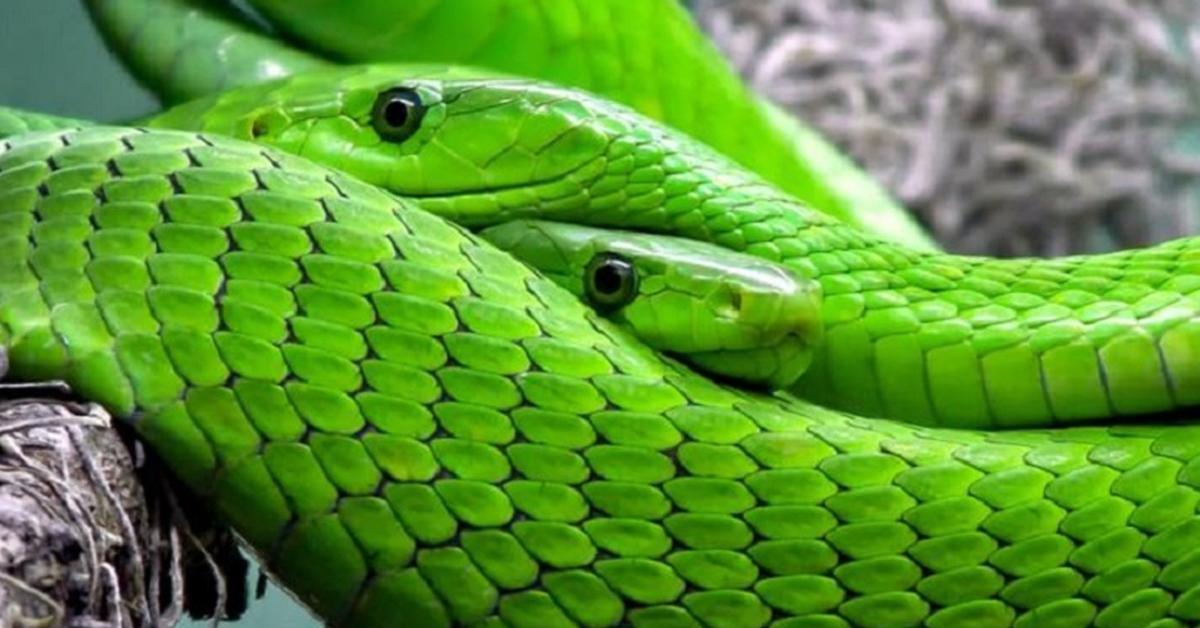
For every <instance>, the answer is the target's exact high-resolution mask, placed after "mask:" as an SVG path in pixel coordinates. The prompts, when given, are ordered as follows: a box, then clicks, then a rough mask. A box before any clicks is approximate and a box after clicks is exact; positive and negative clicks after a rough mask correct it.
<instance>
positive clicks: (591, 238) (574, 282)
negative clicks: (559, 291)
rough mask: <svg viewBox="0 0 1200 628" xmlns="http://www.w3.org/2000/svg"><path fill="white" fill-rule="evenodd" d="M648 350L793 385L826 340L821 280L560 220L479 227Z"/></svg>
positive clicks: (736, 375) (726, 254) (704, 248)
mask: <svg viewBox="0 0 1200 628" xmlns="http://www.w3.org/2000/svg"><path fill="white" fill-rule="evenodd" d="M480 233H481V235H483V236H484V237H485V238H487V239H488V240H490V241H491V242H492V243H493V244H495V245H497V246H499V247H500V248H502V249H505V250H507V251H509V252H510V253H512V254H514V255H516V256H517V257H518V258H520V259H521V260H523V261H525V262H526V263H528V264H530V265H531V266H533V267H535V268H537V269H538V270H539V271H541V272H542V273H543V274H545V275H547V276H549V277H551V278H552V279H554V280H555V281H556V282H558V283H560V284H561V285H563V286H565V287H566V288H567V289H568V290H570V291H572V292H573V293H575V294H576V295H577V296H579V297H580V298H582V299H584V300H585V301H587V302H588V303H590V304H591V305H592V306H593V307H594V308H595V309H596V310H598V311H600V312H602V313H604V314H605V315H607V316H609V317H610V318H612V319H614V320H615V321H617V322H619V323H621V324H623V325H624V326H626V327H627V328H629V329H630V330H631V331H633V332H634V333H635V334H636V335H637V336H638V337H639V338H641V339H642V340H643V341H644V342H646V343H647V344H648V345H650V346H651V347H654V348H655V349H659V350H662V351H667V352H670V353H673V354H675V355H677V356H680V357H682V358H683V359H684V360H686V361H688V362H691V363H692V364H694V365H696V366H698V367H700V368H701V369H703V370H706V371H708V372H710V373H714V374H717V375H722V376H725V377H729V378H732V379H737V380H740V381H743V382H749V383H753V384H756V385H766V386H768V387H771V388H779V387H784V386H787V385H788V384H791V383H792V382H793V381H795V379H796V378H797V377H799V376H800V375H801V374H802V373H803V372H804V370H805V369H806V368H807V367H808V365H809V363H810V362H811V360H812V352H813V349H814V347H815V346H816V345H817V344H818V343H819V342H820V341H821V336H822V333H821V330H822V328H821V314H820V300H821V299H820V286H819V285H818V284H817V283H816V282H813V281H810V280H807V279H800V278H797V277H796V276H795V275H793V274H792V273H791V272H790V271H788V270H786V269H784V268H783V267H781V266H779V265H776V264H772V263H770V262H767V261H764V260H761V259H758V258H754V257H750V256H748V255H743V254H740V253H734V252H731V251H729V250H727V249H723V248H720V247H717V246H714V245H710V244H706V243H702V242H695V241H692V240H685V239H681V238H673V237H668V236H659V235H644V234H637V233H630V232H623V231H613V230H608V229H593V228H589V227H581V226H577V225H569V224H564V223H554V222H542V221H521V220H518V221H513V222H509V223H504V224H501V225H498V226H495V227H490V228H488V229H484V230H483V231H482V232H480Z"/></svg>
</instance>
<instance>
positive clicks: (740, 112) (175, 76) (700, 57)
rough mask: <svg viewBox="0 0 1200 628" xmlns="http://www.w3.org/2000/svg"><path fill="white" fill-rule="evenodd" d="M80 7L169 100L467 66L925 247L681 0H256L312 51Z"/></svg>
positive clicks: (193, 15) (215, 14) (204, 16)
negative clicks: (567, 97) (582, 101)
mask: <svg viewBox="0 0 1200 628" xmlns="http://www.w3.org/2000/svg"><path fill="white" fill-rule="evenodd" d="M86 3H87V6H88V8H89V9H90V10H91V12H92V15H93V16H94V18H95V21H96V23H97V26H98V27H99V28H100V29H101V31H102V32H103V33H104V34H105V36H106V39H107V41H108V42H109V44H110V46H111V47H112V48H113V49H114V50H115V51H117V52H118V53H120V54H121V56H122V58H123V59H124V60H125V61H126V62H127V64H128V65H129V66H130V67H131V69H133V70H134V72H135V73H136V74H137V75H138V76H139V77H141V78H142V79H143V81H144V82H146V83H147V84H148V85H150V86H151V87H152V88H153V89H154V90H155V91H156V92H158V93H160V94H162V95H163V97H164V99H165V100H167V101H168V102H173V103H178V102H182V101H186V100H191V99H194V98H196V97H198V96H202V95H206V94H211V93H215V92H220V91H224V90H226V89H228V88H230V87H233V86H237V85H247V84H256V83H260V82H262V81H264V80H267V79H273V78H278V77H280V76H283V75H291V74H296V73H302V72H306V71H310V70H313V69H316V68H321V67H328V66H331V65H332V64H333V63H334V62H347V61H348V62H358V63H361V62H396V61H403V62H410V63H411V62H420V63H432V64H439V65H445V64H453V65H464V64H465V65H470V66H476V67H480V68H486V69H487V73H488V74H490V75H492V76H495V75H496V73H497V72H499V73H503V74H514V75H521V76H525V77H530V78H535V79H542V80H547V81H553V82H555V83H558V84H562V85H568V86H573V87H577V88H583V89H586V90H589V91H592V92H595V93H597V94H600V95H602V96H605V97H607V98H610V99H613V100H615V101H617V102H621V103H624V104H626V105H629V106H631V107H633V108H635V109H637V110H638V111H640V112H642V113H643V114H645V115H648V116H649V117H651V118H653V119H657V120H661V121H663V122H666V123H667V124H669V125H671V126H673V127H675V128H678V129H680V130H682V131H684V132H685V133H688V134H689V135H691V136H693V137H696V138H698V139H699V140H701V141H703V142H706V143H708V144H709V145H711V146H713V147H715V148H717V149H718V150H720V151H721V152H722V153H724V154H726V155H729V156H730V157H732V158H733V159H734V160H735V161H737V162H739V163H741V164H743V165H744V166H746V167H748V168H749V169H751V170H753V171H755V172H758V173H759V174H760V175H762V176H763V177H765V178H766V179H767V180H768V181H770V182H772V183H774V184H776V185H778V186H780V187H781V188H782V189H784V190H785V191H787V192H790V193H792V194H795V195H796V196H798V197H799V198H801V199H803V200H804V201H806V202H808V203H810V204H811V205H813V206H814V207H816V208H817V209H819V210H821V211H824V212H826V213H829V214H830V215H833V216H836V217H838V218H840V219H841V220H843V221H845V222H847V223H848V224H851V225H854V226H856V227H858V228H860V229H863V230H866V231H868V232H871V233H876V234H878V235H882V236H886V237H888V238H890V239H893V240H895V241H898V242H903V243H906V244H909V245H911V246H914V247H919V248H924V249H932V248H934V244H933V242H932V241H931V240H930V239H929V237H928V236H927V235H925V234H924V233H923V232H922V231H921V229H920V228H919V227H918V226H917V224H916V222H915V221H914V220H913V219H912V217H911V216H910V215H909V214H907V213H906V212H905V211H904V209H903V208H902V207H901V206H900V205H899V204H898V203H896V202H895V201H893V200H892V199H891V198H889V197H888V195H887V193H886V192H885V191H884V190H883V189H882V188H881V187H880V185H879V184H878V183H876V182H875V181H874V180H873V179H871V178H870V177H869V176H867V175H866V174H864V173H863V172H862V171H861V170H859V169H858V168H856V167H855V166H854V164H853V163H852V162H851V161H850V160H849V159H847V158H846V157H845V156H844V155H842V154H841V153H840V152H838V150H837V149H836V148H834V147H833V146H832V145H831V144H830V143H829V142H828V141H827V140H825V139H824V138H822V137H821V135H820V134H818V133H816V132H814V131H813V130H811V129H809V128H807V127H805V126H803V125H802V124H800V123H798V122H797V121H795V120H794V119H793V118H791V117H790V116H788V115H787V114H785V113H783V112H782V111H781V110H779V109H778V108H777V107H775V106H773V105H771V104H770V103H768V102H766V101H765V100H763V99H761V98H758V97H756V96H755V95H754V94H753V93H751V92H750V91H749V90H748V89H747V88H746V87H745V86H744V85H743V84H742V82H741V81H740V79H739V78H738V77H737V75H736V74H735V73H734V72H733V71H732V70H731V69H730V67H729V64H728V62H726V61H725V59H724V58H723V57H722V56H721V55H720V54H719V53H718V52H717V50H716V49H715V48H714V47H713V45H712V44H711V43H710V42H709V41H708V40H707V39H706V38H705V37H704V35H703V34H702V33H701V32H700V31H699V29H697V27H696V26H695V24H693V22H692V21H691V19H690V17H689V16H688V14H687V12H686V11H685V10H684V9H683V7H682V6H681V4H680V3H679V2H678V1H677V0H421V1H419V2H395V1H392V0H381V1H375V0H348V1H347V0H337V1H336V2H326V1H314V0H307V1H305V2H303V3H301V5H300V6H297V3H295V2H279V1H275V0H254V1H253V2H252V4H253V5H255V6H256V7H258V8H259V9H261V10H262V16H261V17H263V18H266V19H268V20H270V21H271V22H272V23H273V24H274V25H275V26H276V27H277V28H278V29H280V30H282V31H285V32H286V33H288V34H289V35H291V36H293V38H294V39H295V40H297V41H300V42H306V43H308V44H310V45H311V46H312V47H314V48H317V49H319V50H320V51H322V52H321V53H312V52H306V51H303V50H299V49H296V48H294V47H291V46H288V45H286V44H282V43H280V42H279V41H277V40H275V39H272V38H270V37H269V36H267V35H265V34H264V33H262V32H261V29H259V28H256V27H255V25H254V24H250V23H247V22H246V21H245V20H241V19H239V18H238V16H237V15H234V14H232V13H231V12H230V11H225V10H223V9H222V8H221V7H220V6H219V3H214V2H211V1H208V0H86ZM380 25H386V28H381V27H380ZM751 138H752V139H751Z"/></svg>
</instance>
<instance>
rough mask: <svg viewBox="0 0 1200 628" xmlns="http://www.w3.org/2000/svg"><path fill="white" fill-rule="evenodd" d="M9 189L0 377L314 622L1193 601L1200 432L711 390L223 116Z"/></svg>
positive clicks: (107, 149) (1102, 610)
mask: <svg viewBox="0 0 1200 628" xmlns="http://www.w3.org/2000/svg"><path fill="white" fill-rule="evenodd" d="M0 208H2V209H3V215H2V216H0V233H2V234H3V235H4V239H5V242H4V247H5V248H4V250H6V251H8V252H9V255H8V256H7V257H6V260H5V264H4V265H3V266H2V267H0V280H2V281H0V303H2V304H0V320H3V323H4V330H5V335H6V336H7V338H8V340H7V342H6V344H7V345H8V346H9V350H10V358H11V360H12V366H13V372H14V374H17V375H19V376H21V377H23V378H44V377H52V376H62V377H65V378H66V379H68V380H69V381H70V382H71V383H72V384H73V385H74V386H76V387H77V389H78V390H79V391H80V392H82V393H84V394H86V395H88V396H89V397H91V398H93V399H96V400H99V401H103V402H104V403H106V404H107V405H108V406H109V407H110V408H111V409H113V410H114V411H116V412H117V413H119V414H120V415H121V416H123V417H125V418H127V419H129V420H131V421H132V422H133V423H134V424H135V425H136V426H137V429H138V430H139V432H140V433H141V434H142V436H143V437H144V438H145V439H146V440H147V441H148V442H149V443H150V444H151V445H152V446H153V447H154V448H155V449H156V450H157V451H158V452H159V453H160V454H161V455H162V456H163V457H164V458H165V459H166V460H167V461H168V462H169V463H170V464H171V465H172V467H173V468H174V469H175V471H176V472H177V473H178V474H179V475H180V476H181V477H182V478H184V479H185V480H186V481H187V482H188V483H189V484H190V485H191V486H192V487H193V488H195V489H196V490H197V491H199V492H200V493H201V494H204V495H208V496H209V497H211V499H212V500H213V503H214V504H215V506H216V508H217V509H218V511H219V512H220V513H221V514H222V515H223V516H224V517H225V518H226V519H227V520H228V521H229V522H231V523H232V524H233V526H234V527H235V528H236V529H237V530H238V531H239V533H240V534H241V535H242V536H243V537H245V538H246V540H247V541H249V542H250V543H251V544H252V545H253V546H254V547H256V548H257V549H258V550H259V551H260V552H261V553H262V554H263V555H264V556H265V559H266V560H265V562H266V564H267V565H269V566H270V568H271V569H272V571H273V572H274V573H275V574H276V575H277V576H278V577H279V578H280V580H281V582H282V583H283V584H284V585H285V586H287V587H288V588H289V589H291V590H292V591H294V592H295V593H296V594H297V595H298V596H299V597H300V598H301V599H302V600H304V601H305V602H306V603H307V604H309V605H310V606H311V607H312V608H313V609H314V610H315V611H316V612H317V613H319V614H320V615H321V616H322V617H324V618H326V619H327V620H328V621H329V622H330V623H331V624H333V625H353V626H372V625H378V626H388V625H394V623H395V620H396V618H398V617H405V618H407V619H408V620H409V621H411V622H412V623H413V625H421V626H436V625H445V624H448V623H450V622H451V621H454V622H458V623H463V624H478V623H483V624H488V625H501V623H503V624H505V625H510V626H537V627H543V626H556V625H571V624H580V625H588V626H604V625H615V624H617V623H619V622H624V621H627V622H630V623H632V624H633V625H637V626H664V625H666V626H690V625H699V624H698V623H697V622H704V623H706V624H709V625H732V626H761V625H765V624H767V623H768V622H779V623H778V624H777V625H781V626H806V625H819V626H826V625H827V626H841V625H846V624H847V623H848V622H853V623H864V622H869V623H871V624H872V625H888V626H904V625H916V624H918V623H920V622H922V621H925V622H927V623H928V624H929V625H933V626H952V625H959V626H967V625H970V626H981V625H1007V624H1009V623H1011V622H1014V621H1015V622H1016V623H1017V624H1018V625H1022V626H1035V625H1058V626H1075V625H1079V626H1082V625H1086V624H1088V623H1089V622H1091V621H1095V622H1096V624H1098V625H1101V626H1128V625H1153V626H1179V625H1183V624H1184V623H1185V622H1191V621H1194V620H1196V619H1200V569H1198V568H1197V565H1200V550H1198V549H1196V548H1195V542H1194V541H1195V539H1196V538H1197V535H1200V516H1197V514H1196V504H1197V503H1198V501H1200V495H1198V494H1197V492H1196V488H1195V487H1196V485H1197V484H1198V483H1200V462H1198V461H1197V460H1198V459H1200V430H1198V429H1197V428H1195V427H1191V426H1175V427H1168V426H1141V427H1136V428H1116V427H1095V428H1077V429H1064V430H1058V431H1050V432H1021V431H1014V432H1005V433H985V432H970V431H947V430H927V429H920V428H913V427H907V426H903V425H900V424H896V423H891V422H881V421H867V420H863V419H859V418H855V417H851V416H848V415H844V414H839V413H835V412H830V411H827V410H823V409H820V408H818V407H815V406H811V405H809V404H806V403H802V402H799V401H794V400H787V399H770V398H764V397H756V396H752V395H748V394H746V393H741V392H738V391H736V390H733V389H725V388H721V387H718V386H714V385H713V384H712V383H710V382H708V381H707V380H704V379H702V378H700V377H697V376H695V375H693V374H691V373H689V372H688V371H686V370H685V369H683V368H682V367H679V366H678V365H676V364H674V363H671V362H664V361H663V360H661V359H660V358H658V357H657V356H656V355H655V354H654V353H653V352H651V351H648V350H647V349H645V348H644V347H642V346H641V345H638V344H637V343H636V342H634V341H633V340H631V339H630V338H629V337H627V336H626V335H624V334H623V333H621V332H620V331H618V330H616V329H615V328H613V327H612V326H610V325H608V324H606V323H605V322H603V321H602V320H599V319H598V318H597V317H596V316H595V315H593V314H591V313H590V311H589V310H587V309H586V308H584V307H582V306H581V305H580V304H579V302H578V301H577V300H576V299H574V298H572V297H571V296H570V295H568V294H567V293H566V292H565V291H563V290H562V289H560V288H558V287H557V286H555V285H554V284H553V283H552V282H551V281H550V280H548V279H544V278H541V277H539V276H537V275H535V274H534V273H532V272H531V271H529V270H528V269H527V268H526V267H524V266H523V265H521V264H519V263H516V262H515V261H514V260H512V259H511V258H510V257H508V256H507V255H505V254H503V253H500V252H499V251H497V250H495V249H493V248H492V247H490V246H489V245H487V244H485V243H481V242H480V241H478V240H477V239H476V238H475V237H474V236H471V235H470V234H468V233H466V232H464V231H462V230H461V229H460V228H458V227H455V226H451V225H449V224H447V223H445V222H443V221H441V220H440V219H437V218H435V217H433V216H430V215H428V214H426V213H423V212H421V211H419V210H416V209H413V208H410V207H407V206H406V205H405V204H403V203H400V202H398V201H397V200H395V199H394V198H392V197H390V196H387V195H385V194H383V193H381V192H379V191H377V190H375V189H374V188H371V187H369V186H365V185H363V184H361V183H358V182H356V181H354V180H353V179H350V178H348V177H345V176H343V175H340V174H336V173H333V172H330V171H328V170H325V169H322V168H320V167H318V166H315V165H312V164H310V163H308V162H306V161H304V160H302V159H299V158H295V157H290V156H287V155H284V154H280V153H274V152H271V151H269V150H266V151H264V150H263V149H262V148H260V147H257V146H251V145H247V144H242V143H238V142H235V141H233V140H226V139H221V138H218V137H207V136H197V135H192V134H183V133H176V132H162V131H155V132H143V131H137V130H129V129H103V128H102V129H91V130H84V131H78V132H67V133H63V134H42V135H26V136H22V137H20V138H16V139H11V140H7V141H4V142H3V143H0ZM789 618H791V619H789Z"/></svg>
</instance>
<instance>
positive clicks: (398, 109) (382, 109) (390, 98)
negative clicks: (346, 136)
mask: <svg viewBox="0 0 1200 628" xmlns="http://www.w3.org/2000/svg"><path fill="white" fill-rule="evenodd" d="M425 109H426V107H425V105H424V103H422V102H421V96H420V94H418V93H417V92H416V90H414V89H412V88H410V87H393V88H392V89H389V90H387V91H384V92H380V94H379V96H378V97H376V99H375V105H374V107H372V109H371V126H372V127H374V129H375V132H376V133H378V134H379V136H380V137H382V138H383V139H385V140H389V141H393V142H399V141H403V140H405V139H408V138H409V137H411V136H412V134H413V133H415V132H416V131H417V129H418V128H420V127H421V118H423V117H424V116H425Z"/></svg>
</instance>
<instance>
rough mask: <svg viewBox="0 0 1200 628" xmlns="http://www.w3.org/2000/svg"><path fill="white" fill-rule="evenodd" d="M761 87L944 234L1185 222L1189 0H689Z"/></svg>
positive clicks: (1097, 234) (964, 240)
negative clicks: (1183, 143) (1181, 148)
mask: <svg viewBox="0 0 1200 628" xmlns="http://www.w3.org/2000/svg"><path fill="white" fill-rule="evenodd" d="M695 8H696V10H697V14H698V17H699V19H700V21H701V23H702V24H703V25H704V26H705V28H706V29H707V30H708V32H709V33H710V34H711V35H712V36H713V38H714V39H715V40H716V41H717V43H718V45H719V46H720V47H721V48H722V49H723V50H724V51H725V52H726V53H727V54H728V55H729V56H730V57H731V58H732V59H733V61H734V63H735V65H736V66H737V67H738V68H739V69H740V70H741V71H742V73H743V75H744V76H746V78H747V79H748V80H749V81H750V82H751V83H752V84H753V85H754V86H755V87H756V88H757V89H758V90H760V91H761V92H762V93H764V94H766V95H767V96H768V97H770V98H772V99H774V100H776V101H778V102H779V103H780V104H782V105H784V106H785V107H786V108H788V109H790V110H791V111H793V112H794V113H796V114H797V115H799V116H800V117H801V118H802V119H804V120H805V121H807V122H809V123H810V124H812V125H814V126H815V127H816V128H818V129H820V130H821V131H823V132H824V133H826V134H827V135H829V136H830V137H831V138H833V140H834V141H835V142H836V143H837V144H839V145H840V146H841V147H842V148H843V149H845V150H847V151H848V152H849V153H850V154H852V155H853V156H854V157H856V158H857V159H858V160H859V162H860V163H862V164H864V165H865V167H866V168H867V169H868V170H870V171H871V172H872V173H873V174H874V175H876V176H877V177H878V178H879V179H881V180H882V181H883V182H884V183H885V184H886V185H887V186H888V187H889V189H891V190H892V192H893V193H894V194H895V195H896V196H897V197H898V198H899V199H900V200H902V201H903V202H904V203H905V204H906V205H908V206H909V207H911V208H912V209H913V211H914V212H915V213H916V214H917V215H918V216H920V218H921V219H922V220H923V221H924V223H925V224H926V225H928V226H929V228H930V229H931V230H932V232H933V234H934V236H935V237H936V238H937V240H938V241H939V242H941V243H942V244H944V245H945V246H946V247H947V248H949V249H951V250H955V251H962V252H974V253H990V254H1001V255H1062V254H1066V253H1073V252H1083V251H1097V250H1106V249H1113V248H1125V247H1130V246H1140V245H1144V244H1146V243H1149V242H1152V241H1158V240H1162V239H1167V238H1170V237H1177V236H1181V235H1185V234H1192V233H1194V232H1195V231H1196V227H1197V219H1198V217H1200V212H1198V211H1197V210H1198V207H1200V204H1198V203H1197V197H1198V196H1200V195H1198V193H1197V188H1198V187H1200V186H1198V185H1197V182H1198V181H1200V178H1198V175H1200V159H1198V158H1197V157H1196V153H1197V152H1200V140H1198V138H1196V137H1192V138H1191V141H1190V142H1189V143H1190V144H1191V147H1190V151H1191V153H1190V154H1185V153H1183V152H1181V151H1179V150H1178V148H1179V147H1178V143H1179V142H1180V140H1181V139H1182V138H1183V137H1184V135H1185V134H1186V133H1191V134H1192V135H1200V133H1197V127H1196V123H1197V105H1196V99H1195V95H1196V93H1197V80H1196V79H1197V67H1196V62H1195V59H1196V58H1197V50H1198V49H1200V20H1198V19H1197V18H1198V17H1200V3H1196V2H1195V1H1194V0H1136V1H1129V0H889V1H887V2H883V1H873V0H855V1H852V2H847V1H846V0H696V2H695Z"/></svg>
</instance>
